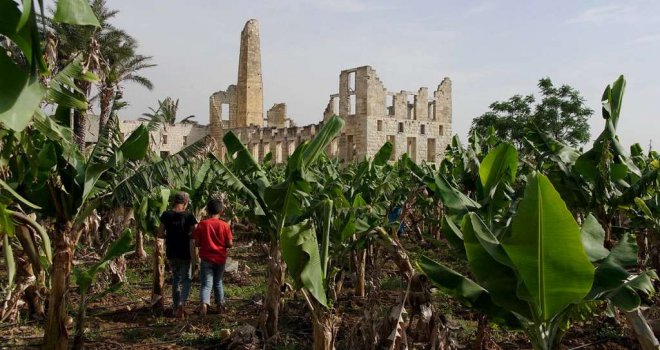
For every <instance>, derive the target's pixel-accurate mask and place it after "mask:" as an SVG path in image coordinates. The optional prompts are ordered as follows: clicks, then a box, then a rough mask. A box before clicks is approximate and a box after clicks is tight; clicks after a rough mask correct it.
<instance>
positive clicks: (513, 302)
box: [462, 213, 532, 319]
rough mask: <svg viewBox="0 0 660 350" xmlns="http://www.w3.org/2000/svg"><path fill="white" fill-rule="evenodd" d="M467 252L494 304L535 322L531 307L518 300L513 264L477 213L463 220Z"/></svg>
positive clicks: (473, 268)
mask: <svg viewBox="0 0 660 350" xmlns="http://www.w3.org/2000/svg"><path fill="white" fill-rule="evenodd" d="M462 231H463V235H464V236H463V237H464V240H465V252H466V255H467V258H468V264H469V265H470V271H471V272H472V274H474V276H475V277H476V280H477V282H479V284H480V285H481V286H483V287H484V288H485V289H486V290H488V293H489V294H490V295H491V298H492V299H493V302H495V303H496V304H498V305H500V306H502V307H503V308H505V309H507V310H511V311H513V312H516V313H517V314H519V315H522V316H524V317H525V318H527V319H532V317H531V315H530V313H529V312H530V309H529V305H528V304H527V303H526V302H525V301H523V300H520V299H518V297H517V296H516V290H517V288H518V277H517V274H516V271H515V270H514V269H513V268H512V267H511V266H512V265H513V264H512V262H511V260H510V259H509V257H508V256H507V254H506V252H505V251H504V248H503V247H502V245H501V244H500V242H499V241H498V240H497V238H496V237H495V235H493V233H491V232H490V230H488V227H487V226H486V224H484V223H483V221H481V219H480V218H479V216H478V215H477V214H475V213H469V214H468V215H467V220H464V221H463V228H462Z"/></svg>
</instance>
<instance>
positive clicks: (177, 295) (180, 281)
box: [169, 259, 192, 307]
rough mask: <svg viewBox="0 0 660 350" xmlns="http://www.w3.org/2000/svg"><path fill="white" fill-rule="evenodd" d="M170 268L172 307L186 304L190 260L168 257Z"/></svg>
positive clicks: (188, 289) (188, 291)
mask: <svg viewBox="0 0 660 350" xmlns="http://www.w3.org/2000/svg"><path fill="white" fill-rule="evenodd" d="M169 262H170V268H171V269H172V303H173V305H174V307H177V306H182V305H185V304H186V301H187V300H188V294H190V285H191V283H190V277H191V274H192V272H191V269H190V267H191V265H190V260H184V259H170V260H169Z"/></svg>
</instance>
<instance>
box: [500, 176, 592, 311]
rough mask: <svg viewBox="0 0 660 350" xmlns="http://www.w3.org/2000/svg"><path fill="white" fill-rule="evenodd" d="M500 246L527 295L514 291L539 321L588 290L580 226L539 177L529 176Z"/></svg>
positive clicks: (588, 271)
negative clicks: (516, 272) (508, 233)
mask: <svg viewBox="0 0 660 350" xmlns="http://www.w3.org/2000/svg"><path fill="white" fill-rule="evenodd" d="M502 245H503V246H504V249H505V251H506V253H507V254H508V256H509V258H510V259H511V261H512V262H513V264H514V267H515V268H516V270H517V271H518V272H519V274H520V278H521V279H522V281H523V283H524V286H525V287H526V291H527V292H528V293H521V292H520V291H519V296H520V297H524V298H526V299H527V300H528V301H529V302H530V303H531V304H532V305H533V306H534V308H535V310H534V312H535V314H536V315H537V317H539V318H540V319H541V320H546V321H547V320H550V319H552V318H553V317H554V316H555V315H557V313H559V312H560V311H561V310H562V309H564V308H565V307H566V306H568V305H569V304H571V303H576V302H579V301H581V300H582V299H583V298H584V296H585V295H587V293H588V292H589V290H590V289H591V285H592V283H593V279H594V267H593V265H592V264H591V262H590V261H589V258H588V257H587V254H586V253H585V251H584V248H583V246H582V242H581V239H580V227H579V226H578V225H577V223H576V222H575V219H574V218H573V215H571V213H570V212H569V211H568V209H567V208H566V204H564V202H563V201H562V200H561V197H560V196H559V193H557V191H556V190H555V189H554V187H553V186H552V184H551V183H550V181H549V180H548V178H547V177H545V176H544V175H542V174H538V173H537V174H535V175H532V176H531V177H530V179H529V181H528V183H527V187H526V188H525V195H524V198H523V199H522V201H521V203H520V205H519V207H518V212H517V213H516V215H515V216H514V218H513V222H512V230H511V235H510V236H509V237H506V238H505V239H504V240H503V241H502ZM525 294H527V295H525Z"/></svg>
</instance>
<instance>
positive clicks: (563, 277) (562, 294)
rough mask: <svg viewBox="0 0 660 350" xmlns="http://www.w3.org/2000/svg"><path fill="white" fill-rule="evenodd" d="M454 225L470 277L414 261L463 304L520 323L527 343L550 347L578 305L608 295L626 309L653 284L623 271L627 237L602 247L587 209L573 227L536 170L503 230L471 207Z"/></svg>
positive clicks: (629, 248)
mask: <svg viewBox="0 0 660 350" xmlns="http://www.w3.org/2000/svg"><path fill="white" fill-rule="evenodd" d="M461 231H462V233H463V234H464V236H463V241H464V248H465V252H466V255H467V259H468V266H469V268H470V271H471V272H472V275H473V276H474V277H475V279H476V281H473V280H470V279H468V278H467V277H465V276H462V275H460V274H459V273H457V272H455V271H453V270H451V269H449V268H447V267H445V266H444V265H442V264H440V263H437V262H434V261H432V260H431V259H428V258H426V257H423V258H422V259H421V260H420V261H419V267H420V268H421V269H422V270H423V271H424V272H425V273H426V274H427V275H428V277H429V279H430V280H431V281H432V282H433V283H435V284H436V285H438V286H439V287H440V288H441V289H442V290H443V291H445V292H447V293H449V294H450V295H452V296H454V297H456V298H457V299H459V300H460V301H461V302H462V303H463V304H464V305H466V306H468V307H471V308H474V309H476V310H478V311H480V312H482V313H484V314H486V315H488V316H489V317H490V318H491V320H493V321H495V322H498V323H501V324H504V325H507V326H510V327H515V328H521V329H523V330H524V331H525V333H526V334H527V335H528V337H529V339H530V341H531V342H532V345H533V346H534V348H535V349H543V350H550V349H557V348H558V347H559V344H560V342H561V338H562V336H563V334H564V332H565V331H566V330H567V328H568V326H569V325H570V322H571V321H572V316H573V315H574V314H575V313H576V312H579V309H580V308H584V307H586V308H589V307H590V306H592V305H593V304H592V303H593V302H596V301H608V302H610V303H612V304H614V305H616V306H618V307H620V308H622V309H624V310H634V309H636V308H637V307H639V305H640V304H641V299H640V296H639V294H651V293H653V291H654V289H653V280H654V279H656V278H657V277H656V275H655V272H653V271H647V272H643V273H641V274H639V275H633V274H631V273H629V272H628V271H627V270H626V267H629V265H630V263H631V262H633V261H636V251H635V249H634V247H635V242H634V240H632V239H630V238H629V237H628V236H625V237H624V239H622V240H621V241H620V242H619V244H618V245H617V246H616V247H615V248H614V249H612V251H608V250H607V249H605V248H604V247H603V245H602V244H603V241H604V239H605V233H604V230H603V229H602V227H600V225H599V224H598V222H597V220H596V219H595V218H594V217H593V216H589V217H588V219H587V220H586V221H585V223H584V224H583V226H582V228H580V226H578V224H577V222H576V221H575V219H574V217H573V215H572V214H571V212H570V211H569V210H568V208H567V206H566V204H565V203H564V201H563V200H562V199H561V197H560V195H559V193H558V192H557V191H556V190H555V188H554V187H553V185H552V183H551V182H550V181H549V180H548V178H547V177H546V176H544V175H542V174H540V173H536V174H532V175H531V176H530V178H529V179H528V181H527V185H526V187H525V194H524V197H523V198H522V200H521V201H520V203H519V204H518V207H517V210H516V214H515V215H514V216H513V218H512V223H511V230H510V233H508V234H506V235H503V236H500V237H498V236H496V235H495V233H494V232H492V231H491V230H490V229H489V227H488V225H487V224H486V223H485V222H484V221H483V220H481V218H480V217H479V215H477V214H476V213H473V212H471V213H469V214H467V216H466V219H465V220H464V221H463V225H462V230H461ZM583 244H584V245H583ZM585 248H587V249H585ZM631 258H632V260H631Z"/></svg>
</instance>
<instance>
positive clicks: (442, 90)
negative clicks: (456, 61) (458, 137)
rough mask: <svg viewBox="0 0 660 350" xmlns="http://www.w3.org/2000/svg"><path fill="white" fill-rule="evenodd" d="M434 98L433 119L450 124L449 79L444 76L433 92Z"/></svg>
mask: <svg viewBox="0 0 660 350" xmlns="http://www.w3.org/2000/svg"><path fill="white" fill-rule="evenodd" d="M433 97H434V99H435V119H436V120H437V121H439V122H441V123H445V124H448V125H451V122H452V120H451V115H452V105H451V80H450V79H449V78H444V79H443V80H442V82H441V83H440V85H438V88H437V89H436V90H435V92H434V93H433Z"/></svg>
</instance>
